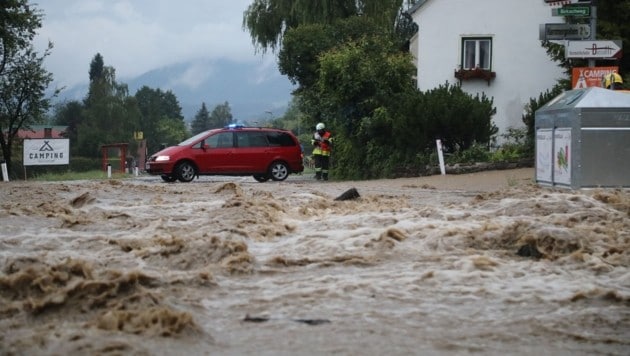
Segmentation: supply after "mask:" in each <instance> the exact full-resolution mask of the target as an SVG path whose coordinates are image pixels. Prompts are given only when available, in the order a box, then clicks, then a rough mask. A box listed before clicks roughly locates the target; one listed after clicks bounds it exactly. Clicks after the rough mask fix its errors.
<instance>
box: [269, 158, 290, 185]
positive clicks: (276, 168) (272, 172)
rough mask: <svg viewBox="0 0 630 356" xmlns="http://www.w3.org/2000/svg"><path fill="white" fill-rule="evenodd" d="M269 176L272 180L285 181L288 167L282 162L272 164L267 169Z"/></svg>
mask: <svg viewBox="0 0 630 356" xmlns="http://www.w3.org/2000/svg"><path fill="white" fill-rule="evenodd" d="M269 176H271V179H273V180H277V181H280V180H285V179H287V177H288V176H289V166H287V164H286V163H284V162H273V163H272V164H271V166H270V167H269Z"/></svg>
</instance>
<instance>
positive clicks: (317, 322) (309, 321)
mask: <svg viewBox="0 0 630 356" xmlns="http://www.w3.org/2000/svg"><path fill="white" fill-rule="evenodd" d="M293 321H297V322H298V323H304V324H307V325H321V324H327V323H330V320H328V319H293Z"/></svg>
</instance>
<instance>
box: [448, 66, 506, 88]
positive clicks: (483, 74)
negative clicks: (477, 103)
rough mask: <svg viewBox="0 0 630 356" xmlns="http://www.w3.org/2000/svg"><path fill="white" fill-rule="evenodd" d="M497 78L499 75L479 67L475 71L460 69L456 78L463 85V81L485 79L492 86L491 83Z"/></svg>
mask: <svg viewBox="0 0 630 356" xmlns="http://www.w3.org/2000/svg"><path fill="white" fill-rule="evenodd" d="M496 76H497V73H495V72H492V71H489V70H486V69H481V68H479V67H477V68H474V69H460V70H456V71H455V78H457V79H459V82H460V84H461V82H462V80H471V79H483V80H485V81H487V82H488V85H490V81H491V80H492V79H494V78H495V77H496Z"/></svg>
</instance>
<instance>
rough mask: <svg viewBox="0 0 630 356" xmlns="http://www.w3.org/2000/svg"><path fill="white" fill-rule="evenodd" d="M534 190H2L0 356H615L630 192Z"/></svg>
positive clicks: (408, 184) (622, 314) (377, 185)
mask: <svg viewBox="0 0 630 356" xmlns="http://www.w3.org/2000/svg"><path fill="white" fill-rule="evenodd" d="M533 174H534V172H533V169H518V170H508V171H494V172H481V173H475V174H468V175H461V176H450V175H449V176H433V177H420V178H405V179H394V180H375V181H362V182H335V181H330V182H325V183H320V182H316V181H314V180H313V179H312V178H311V177H306V176H292V177H290V178H289V179H288V180H287V181H285V182H280V183H278V182H267V183H257V182H256V181H254V179H253V178H250V177H205V178H202V179H201V180H195V181H194V182H192V183H189V184H183V183H174V184H169V183H164V182H162V181H161V180H160V179H159V178H155V177H141V178H136V179H126V180H100V181H69V182H54V183H47V182H9V183H4V184H0V226H1V228H0V354H2V355H12V354H15V355H22V354H24V355H26V354H28V355H49V354H68V355H75V354H76V355H78V354H104V355H108V354H112V355H113V354H137V355H145V354H146V355H172V354H190V355H210V354H212V355H247V354H251V355H253V354H256V355H261V354H262V355H277V354H292V355H293V354H295V355H318V354H326V355H329V354H341V355H357V354H365V355H385V354H388V355H409V354H448V355H459V354H471V353H472V354H483V355H503V354H506V353H509V354H515V355H525V354H554V355H598V354H601V355H627V354H628V351H627V350H628V349H630V252H629V247H630V191H629V190H627V189H625V190H624V189H590V190H580V191H572V190H562V189H555V188H546V187H540V186H537V185H535V184H534V183H533ZM350 188H356V189H357V191H358V193H359V194H360V197H359V198H357V199H352V200H345V201H337V200H335V198H336V197H338V196H340V195H341V194H342V193H344V192H345V191H347V190H348V189H350Z"/></svg>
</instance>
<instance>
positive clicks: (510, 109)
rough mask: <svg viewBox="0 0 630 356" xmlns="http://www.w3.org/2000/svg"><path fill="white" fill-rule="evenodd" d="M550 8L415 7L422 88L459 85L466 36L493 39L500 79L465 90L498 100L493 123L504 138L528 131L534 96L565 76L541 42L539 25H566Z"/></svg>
mask: <svg viewBox="0 0 630 356" xmlns="http://www.w3.org/2000/svg"><path fill="white" fill-rule="evenodd" d="M551 9H552V7H551V6H549V5H547V4H545V3H544V1H543V0H481V1H472V0H425V1H421V4H420V5H419V6H418V7H417V8H416V9H415V10H414V9H412V11H413V13H412V16H413V19H414V21H415V22H416V23H417V24H418V26H419V33H418V46H417V51H418V52H417V54H415V56H416V57H417V59H418V60H417V67H418V73H417V77H418V88H419V89H420V90H423V91H426V90H429V89H432V88H435V87H437V86H439V85H441V84H444V83H446V81H448V82H449V83H457V82H459V81H458V79H456V78H455V76H454V73H455V70H457V69H458V68H459V65H460V63H461V46H462V44H461V43H462V37H469V36H482V37H491V38H492V71H494V72H495V73H496V78H494V79H493V80H492V81H491V82H490V85H488V83H487V82H486V81H484V80H480V79H475V80H467V81H462V89H463V90H464V91H466V92H468V93H471V94H476V93H481V92H484V93H485V94H486V95H487V96H488V97H492V98H494V106H495V107H496V109H497V113H496V114H495V116H494V117H493V122H494V124H495V125H496V126H497V127H498V128H499V134H501V133H504V132H505V131H506V129H508V128H510V127H523V126H524V124H523V122H522V120H521V117H522V115H523V112H524V107H525V105H526V104H527V103H528V102H529V100H530V98H538V96H539V94H540V93H541V92H543V91H545V90H547V89H551V88H552V87H553V85H554V84H555V83H556V81H557V79H560V78H563V77H564V74H563V73H562V69H561V68H560V67H558V65H557V64H556V63H555V62H552V61H551V59H550V58H549V57H548V56H547V54H546V52H545V49H544V48H543V47H541V43H540V40H539V25H540V24H544V23H555V22H563V18H562V17H554V16H551ZM499 141H500V140H499Z"/></svg>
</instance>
